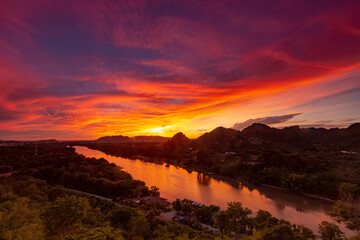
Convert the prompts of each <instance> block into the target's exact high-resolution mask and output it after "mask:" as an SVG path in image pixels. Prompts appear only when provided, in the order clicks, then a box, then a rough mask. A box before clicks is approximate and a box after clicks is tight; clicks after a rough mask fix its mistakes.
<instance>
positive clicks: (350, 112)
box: [0, 0, 360, 140]
mask: <svg viewBox="0 0 360 240" xmlns="http://www.w3.org/2000/svg"><path fill="white" fill-rule="evenodd" d="M359 9H360V1H356V0H353V1H351V0H349V1H347V0H345V1H331V0H330V1H329V0H326V1H325V0H319V1H310V0H309V1H303V0H294V1H283V0H276V1H262V0H255V1H163V0H155V1H150V0H149V1H140V0H139V1H137V0H131V1H123V0H122V1H114V0H111V1H110V0H109V1H108V0H94V1H81V0H79V1H70V0H64V1H51V0H34V1H20V0H4V1H1V3H0V52H1V54H0V89H1V93H0V100H1V101H0V139H14V140H30V139H47V138H56V139H60V140H61V139H95V138H98V137H100V136H105V135H119V134H122V135H128V136H134V135H163V136H172V135H174V134H175V133H176V132H178V131H182V132H184V133H185V134H186V135H187V136H189V137H197V136H199V135H201V134H203V133H205V132H207V131H211V130H212V129H213V128H215V127H217V126H224V127H238V128H239V129H241V128H243V127H246V126H247V124H248V123H252V122H256V121H264V122H265V123H268V124H269V125H270V126H274V127H284V126H289V125H300V126H302V127H309V126H314V127H346V126H347V125H349V124H351V123H353V122H357V121H359V120H360V14H359Z"/></svg>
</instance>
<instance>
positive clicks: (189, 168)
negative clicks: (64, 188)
mask: <svg viewBox="0 0 360 240" xmlns="http://www.w3.org/2000/svg"><path fill="white" fill-rule="evenodd" d="M83 146H85V147H88V148H89V149H93V150H97V151H102V150H99V149H96V148H93V147H90V146H86V145H83ZM102 152H103V151H102ZM104 153H105V154H106V155H109V156H114V157H122V156H120V155H118V154H111V153H107V152H104ZM126 158H128V159H130V160H141V161H144V162H151V163H155V164H160V165H164V164H170V165H172V166H175V167H179V168H182V169H185V170H186V171H188V172H189V173H191V172H193V171H194V172H197V173H200V174H204V175H207V176H210V177H212V178H213V179H215V180H221V181H225V182H227V183H229V184H230V185H232V186H233V187H239V184H240V183H241V184H242V185H245V186H247V187H249V188H256V187H257V186H264V187H268V188H272V189H278V190H281V191H285V192H289V193H292V194H296V195H299V196H303V197H307V198H312V199H317V200H321V201H324V202H327V203H330V204H334V203H335V202H336V201H337V200H338V199H333V198H330V197H329V196H323V195H316V194H309V193H299V192H294V191H291V190H289V189H286V188H282V187H278V186H274V185H270V184H265V183H256V184H254V183H252V182H253V181H254V180H255V181H256V179H249V178H247V177H242V178H241V177H237V178H232V177H228V176H224V175H220V174H217V173H209V171H208V170H207V169H206V168H204V167H201V166H197V165H193V166H189V165H185V164H182V162H183V161H180V163H177V162H176V161H169V160H168V159H160V158H157V159H152V158H149V157H146V156H143V155H138V154H137V155H134V156H131V157H126Z"/></svg>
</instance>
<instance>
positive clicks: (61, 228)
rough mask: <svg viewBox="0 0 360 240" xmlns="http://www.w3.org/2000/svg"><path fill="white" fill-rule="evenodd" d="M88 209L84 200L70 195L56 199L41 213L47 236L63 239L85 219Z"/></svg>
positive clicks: (87, 203)
mask: <svg viewBox="0 0 360 240" xmlns="http://www.w3.org/2000/svg"><path fill="white" fill-rule="evenodd" d="M90 208H91V207H90V205H89V202H88V200H87V199H86V198H82V197H76V196H74V195H72V196H65V197H62V198H58V199H56V200H55V201H54V202H52V203H50V205H49V206H48V207H47V208H46V209H45V211H43V213H42V218H43V222H44V225H45V230H46V233H47V235H48V236H54V237H56V238H57V239H65V237H66V236H67V235H68V234H69V233H70V232H71V231H72V230H73V229H74V226H75V225H76V224H77V223H80V222H81V221H82V220H83V219H84V218H85V217H86V215H87V213H88V212H89V210H90Z"/></svg>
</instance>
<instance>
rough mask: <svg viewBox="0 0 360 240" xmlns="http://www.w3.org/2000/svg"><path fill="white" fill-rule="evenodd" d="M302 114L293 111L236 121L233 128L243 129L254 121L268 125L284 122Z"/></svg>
mask: <svg viewBox="0 0 360 240" xmlns="http://www.w3.org/2000/svg"><path fill="white" fill-rule="evenodd" d="M300 114H301V113H293V114H286V115H280V116H268V117H262V118H255V119H248V120H246V121H244V122H239V123H235V124H234V125H233V127H232V128H233V129H236V130H243V129H244V128H246V127H249V126H251V125H252V124H254V123H262V124H266V125H272V124H278V123H284V122H287V121H288V120H290V119H292V118H294V117H296V116H298V115H300Z"/></svg>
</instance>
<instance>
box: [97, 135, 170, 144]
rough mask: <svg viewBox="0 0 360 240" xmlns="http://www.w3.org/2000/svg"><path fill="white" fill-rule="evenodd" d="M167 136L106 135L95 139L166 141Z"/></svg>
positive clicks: (118, 141) (112, 141)
mask: <svg viewBox="0 0 360 240" xmlns="http://www.w3.org/2000/svg"><path fill="white" fill-rule="evenodd" d="M168 139H169V138H167V137H162V136H135V137H127V136H122V135H118V136H106V137H101V138H99V139H97V140H96V142H100V143H123V142H166V141H167V140H168Z"/></svg>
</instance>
